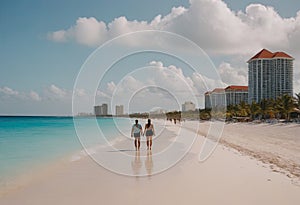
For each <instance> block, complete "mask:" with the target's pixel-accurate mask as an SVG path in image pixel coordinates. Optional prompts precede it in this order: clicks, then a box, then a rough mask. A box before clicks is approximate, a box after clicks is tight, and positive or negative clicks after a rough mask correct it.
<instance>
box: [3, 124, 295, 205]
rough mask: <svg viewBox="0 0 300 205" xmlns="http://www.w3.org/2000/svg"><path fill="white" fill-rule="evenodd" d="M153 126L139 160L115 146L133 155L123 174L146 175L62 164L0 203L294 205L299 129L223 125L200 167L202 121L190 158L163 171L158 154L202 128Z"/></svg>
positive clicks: (81, 161)
mask: <svg viewBox="0 0 300 205" xmlns="http://www.w3.org/2000/svg"><path fill="white" fill-rule="evenodd" d="M154 123H156V125H158V124H159V125H160V126H161V127H165V130H163V131H162V132H161V134H160V136H159V137H157V139H155V140H154V145H153V150H152V152H149V151H147V150H146V147H145V144H144V142H142V143H143V144H142V147H141V151H140V153H139V155H137V153H136V152H135V151H134V150H133V142H132V140H130V139H128V140H127V139H126V140H122V141H119V142H116V144H114V146H115V148H116V149H117V150H123V151H124V152H126V154H128V155H129V156H133V158H132V159H133V161H130V162H125V163H124V165H122V166H123V167H127V168H128V170H127V169H125V168H124V170H126V171H128V172H129V173H132V175H135V174H136V173H141V175H143V176H124V175H122V174H118V173H115V172H113V171H109V170H108V169H106V168H104V167H102V166H100V165H99V164H97V163H96V162H95V161H94V160H92V159H91V158H90V157H88V156H86V157H81V158H78V159H76V160H70V159H69V160H63V161H60V162H59V163H57V164H56V165H53V166H51V169H50V168H49V169H47V171H45V172H43V173H39V174H38V176H36V177H35V176H32V177H31V180H28V181H27V182H26V183H24V184H22V185H20V186H18V187H17V188H15V189H13V190H10V191H9V192H6V193H3V194H2V195H1V196H0V204H1V205H2V204H3V205H4V204H5V205H17V204H22V205H27V204H28V205H29V204H30V205H35V204H44V205H48V204H49V205H50V204H146V205H147V204H172V205H173V204H264V205H265V204H273V205H276V204H278V205H279V204H291V205H292V204H299V201H300V184H299V175H298V173H299V172H298V171H299V169H298V168H299V158H300V151H299V147H300V146H299V145H300V140H299V139H297V138H298V136H296V133H299V131H300V127H299V125H297V124H288V125H283V124H278V125H268V124H250V123H249V124H248V123H245V124H242V123H236V124H226V125H225V127H224V132H223V134H222V138H221V140H220V142H221V143H219V145H218V146H217V147H216V149H215V151H214V152H213V154H212V155H211V156H210V157H209V158H208V159H207V160H205V161H204V162H199V160H198V158H199V152H200V149H201V146H202V145H203V143H204V140H205V135H206V133H207V130H208V128H209V122H204V123H202V122H201V123H200V130H199V132H198V136H197V137H196V138H195V141H194V143H193V144H192V146H191V149H189V150H188V152H187V154H186V155H185V156H184V157H183V158H182V159H181V160H179V161H178V162H177V163H175V164H174V165H172V166H171V167H169V168H168V169H166V170H164V171H160V169H159V168H160V166H161V163H162V162H161V161H160V159H159V158H158V157H157V156H156V153H158V152H160V151H162V150H163V148H164V147H165V145H170V143H171V144H172V142H174V140H175V139H176V140H178V139H177V138H176V131H178V130H179V129H182V133H184V136H180V137H185V138H193V137H194V135H195V131H196V130H195V127H196V125H198V124H199V122H196V121H190V122H189V121H188V122H184V126H183V127H182V128H181V127H180V125H179V124H177V125H174V124H171V123H170V122H167V124H164V122H162V121H154ZM178 138H179V137H178ZM179 141H180V140H179ZM108 151H109V150H108ZM113 154H115V153H114V152H107V156H110V155H113ZM271 159H272V160H271ZM275 159H276V160H277V161H276V160H275Z"/></svg>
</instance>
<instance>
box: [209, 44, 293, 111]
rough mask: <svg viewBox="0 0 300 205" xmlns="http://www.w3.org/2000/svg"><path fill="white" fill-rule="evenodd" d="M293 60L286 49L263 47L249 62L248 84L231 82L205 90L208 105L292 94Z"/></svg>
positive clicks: (224, 104) (222, 105)
mask: <svg viewBox="0 0 300 205" xmlns="http://www.w3.org/2000/svg"><path fill="white" fill-rule="evenodd" d="M293 60H294V58H293V57H291V56H290V55H288V54H286V53H284V52H275V53H272V52H271V51H268V50H267V49H262V50H261V51H260V52H259V53H257V54H256V55H254V56H253V57H252V58H251V59H250V60H248V61H247V63H248V86H240V85H230V86H228V87H226V88H216V89H214V90H213V91H209V92H206V93H205V108H206V109H210V108H213V107H226V106H227V105H237V104H240V103H241V102H242V101H244V102H248V103H252V102H253V101H255V102H258V103H259V102H260V101H261V100H262V99H276V98H278V97H279V96H282V95H284V94H288V95H291V96H292V95H293Z"/></svg>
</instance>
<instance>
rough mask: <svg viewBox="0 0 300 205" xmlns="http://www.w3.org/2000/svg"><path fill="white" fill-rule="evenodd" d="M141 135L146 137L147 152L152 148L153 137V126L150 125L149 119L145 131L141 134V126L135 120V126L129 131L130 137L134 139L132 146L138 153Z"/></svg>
mask: <svg viewBox="0 0 300 205" xmlns="http://www.w3.org/2000/svg"><path fill="white" fill-rule="evenodd" d="M141 135H143V136H144V135H146V138H147V150H151V148H152V137H153V135H155V132H154V126H153V124H151V119H148V122H147V123H146V124H145V129H144V132H143V128H142V126H141V125H140V124H139V121H138V120H135V124H134V125H133V126H132V129H131V137H134V146H135V149H136V150H137V151H138V150H140V147H141Z"/></svg>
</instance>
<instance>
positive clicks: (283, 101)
mask: <svg viewBox="0 0 300 205" xmlns="http://www.w3.org/2000/svg"><path fill="white" fill-rule="evenodd" d="M278 101H279V104H280V111H281V113H282V114H283V115H284V116H285V120H286V121H289V120H290V113H291V112H293V111H294V108H295V104H294V101H293V97H292V96H290V95H287V94H285V95H283V96H281V97H279V99H278Z"/></svg>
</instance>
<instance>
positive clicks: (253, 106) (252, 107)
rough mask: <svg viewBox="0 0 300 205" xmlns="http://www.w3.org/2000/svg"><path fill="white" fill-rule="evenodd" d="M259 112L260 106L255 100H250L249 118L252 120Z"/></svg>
mask: <svg viewBox="0 0 300 205" xmlns="http://www.w3.org/2000/svg"><path fill="white" fill-rule="evenodd" d="M260 112H261V108H260V106H259V104H258V103H257V102H255V101H252V103H251V105H250V114H251V119H252V120H254V118H255V116H256V115H257V114H259V113H260Z"/></svg>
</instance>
